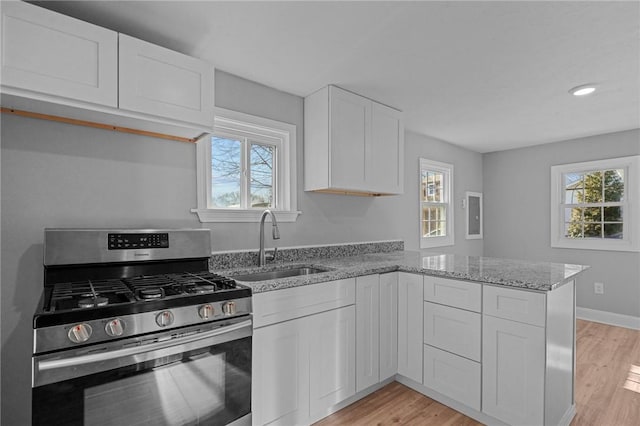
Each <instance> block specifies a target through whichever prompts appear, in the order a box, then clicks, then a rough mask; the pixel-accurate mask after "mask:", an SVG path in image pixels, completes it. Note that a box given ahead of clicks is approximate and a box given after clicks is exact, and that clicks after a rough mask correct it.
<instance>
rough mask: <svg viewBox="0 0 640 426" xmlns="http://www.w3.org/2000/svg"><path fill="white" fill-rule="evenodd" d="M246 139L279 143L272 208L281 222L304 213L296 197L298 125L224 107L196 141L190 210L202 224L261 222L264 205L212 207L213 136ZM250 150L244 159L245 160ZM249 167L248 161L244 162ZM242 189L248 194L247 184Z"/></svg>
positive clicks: (293, 218)
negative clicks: (193, 195) (193, 204)
mask: <svg viewBox="0 0 640 426" xmlns="http://www.w3.org/2000/svg"><path fill="white" fill-rule="evenodd" d="M216 135H219V136H222V137H229V138H238V137H240V138H247V139H248V140H249V141H250V142H255V143H263V144H269V145H274V146H276V157H275V158H274V168H275V170H274V194H273V197H274V200H275V202H276V205H275V207H274V208H270V210H271V211H273V212H274V213H275V214H276V217H277V218H278V221H279V222H295V221H296V220H297V217H298V215H299V214H300V213H301V212H300V211H298V210H297V196H296V189H297V185H296V176H297V174H296V126H295V125H293V124H288V123H283V122H279V121H275V120H270V119H267V118H263V117H257V116H254V115H250V114H245V113H241V112H238V111H232V110H228V109H224V108H216V109H215V118H214V130H213V132H212V133H211V134H209V135H207V136H206V137H203V138H202V139H200V140H199V141H198V142H197V143H196V189H197V208H195V209H191V212H192V213H196V214H197V215H198V219H199V220H200V222H202V223H207V222H259V221H260V216H261V215H262V212H263V211H264V208H251V207H246V208H239V209H229V208H214V207H211V138H212V137H213V136H216ZM247 156H248V153H246V152H245V153H244V155H243V156H242V157H243V158H242V159H241V161H243V162H246V161H247V160H248V159H247V158H246V157H247ZM245 166H246V164H245ZM241 191H242V192H243V193H245V195H246V194H248V191H249V190H248V188H246V185H242V188H241Z"/></svg>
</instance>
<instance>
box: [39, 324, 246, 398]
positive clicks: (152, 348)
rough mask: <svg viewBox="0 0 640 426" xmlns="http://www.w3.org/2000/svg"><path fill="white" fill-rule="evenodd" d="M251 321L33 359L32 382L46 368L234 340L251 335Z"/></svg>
mask: <svg viewBox="0 0 640 426" xmlns="http://www.w3.org/2000/svg"><path fill="white" fill-rule="evenodd" d="M252 324H253V322H252V320H250V319H249V320H246V321H242V322H239V323H236V324H232V325H227V326H223V327H220V328H218V329H215V330H211V331H205V332H202V333H197V334H193V335H186V336H182V337H178V338H173V339H170V340H164V341H159V342H155V343H150V344H146V345H141V346H135V347H131V348H125V349H117V350H114V351H110V352H101V353H96V354H88V355H80V356H76V357H71V358H63V359H52V360H34V377H33V379H34V383H33V384H34V386H37V385H39V384H43V383H38V382H40V380H36V377H35V376H36V375H37V374H46V373H48V372H50V373H54V371H52V370H58V369H67V370H68V369H72V370H75V369H77V368H78V367H83V366H87V364H94V363H107V364H108V363H109V362H117V361H118V360H121V359H123V358H127V357H129V359H131V357H135V356H136V355H141V354H142V355H144V354H149V353H151V352H156V351H159V350H162V349H170V348H172V347H180V349H181V350H184V349H187V350H193V349H198V348H199V347H204V346H208V345H212V344H220V343H225V342H228V341H231V340H235V339H237V338H239V337H244V336H250V335H251V334H252V333H251V327H252ZM246 328H249V330H247V331H246V332H245V333H241V335H240V336H239V335H238V333H233V332H239V331H241V330H243V329H246ZM229 333H232V335H230V336H228V337H227V338H226V339H224V338H223V339H216V341H215V342H213V343H212V342H207V343H206V345H200V346H197V345H195V344H194V345H189V344H190V343H194V342H198V341H201V340H206V339H211V338H213V337H217V336H222V335H224V334H229ZM145 358H147V357H145ZM140 360H141V359H139V360H137V361H140ZM132 363H135V362H132ZM87 367H88V366H87ZM100 370H101V369H98V371H100ZM54 374H55V373H54ZM81 375H82V374H81ZM76 377H77V376H76ZM46 381H47V382H49V380H46Z"/></svg>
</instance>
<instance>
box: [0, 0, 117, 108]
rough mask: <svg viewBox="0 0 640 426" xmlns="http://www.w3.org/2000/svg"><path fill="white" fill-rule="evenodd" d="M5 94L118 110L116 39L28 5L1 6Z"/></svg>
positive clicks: (93, 27) (0, 57)
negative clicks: (18, 91) (30, 94)
mask: <svg viewBox="0 0 640 426" xmlns="http://www.w3.org/2000/svg"><path fill="white" fill-rule="evenodd" d="M1 25H2V55H0V61H1V63H2V86H3V92H9V93H11V92H12V91H13V90H12V89H23V90H29V91H33V92H38V93H41V94H48V95H54V96H61V97H64V98H67V99H76V100H80V101H84V102H91V103H95V104H99V105H105V106H109V107H117V106H118V33H116V32H115V31H111V30H108V29H106V28H101V27H98V26H96V25H93V24H89V23H87V22H83V21H80V20H78V19H75V18H71V17H68V16H65V15H61V14H59V13H53V12H50V11H48V10H46V9H43V8H40V7H37V6H33V5H31V4H27V3H24V2H3V3H2V24H1Z"/></svg>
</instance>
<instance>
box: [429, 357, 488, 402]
mask: <svg viewBox="0 0 640 426" xmlns="http://www.w3.org/2000/svg"><path fill="white" fill-rule="evenodd" d="M481 375H482V372H481V368H480V363H478V362H475V361H471V360H469V359H466V358H463V357H461V356H457V355H454V354H452V353H450V352H446V351H442V350H440V349H437V348H434V347H432V346H429V345H424V385H425V386H427V387H429V388H431V389H433V390H435V391H437V392H440V393H441V394H443V395H446V396H448V397H449V398H452V399H455V400H456V401H459V402H461V403H463V404H465V405H468V406H469V407H471V408H473V409H474V410H478V411H480V390H481V386H480V377H481Z"/></svg>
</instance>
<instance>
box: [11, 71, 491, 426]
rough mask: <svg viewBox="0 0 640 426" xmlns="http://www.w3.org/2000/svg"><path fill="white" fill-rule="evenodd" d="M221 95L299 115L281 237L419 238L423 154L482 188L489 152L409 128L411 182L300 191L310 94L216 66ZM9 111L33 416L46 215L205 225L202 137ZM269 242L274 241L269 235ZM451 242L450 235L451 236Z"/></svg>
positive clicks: (14, 342)
mask: <svg viewBox="0 0 640 426" xmlns="http://www.w3.org/2000/svg"><path fill="white" fill-rule="evenodd" d="M216 104H217V105H218V106H220V107H224V108H228V109H233V110H237V111H241V112H245V113H249V114H254V115H258V116H263V117H267V118H271V119H275V120H280V121H284V122H287V123H292V124H295V125H296V126H297V127H298V135H297V139H298V153H297V154H298V173H297V174H298V187H299V188H298V209H299V210H302V212H303V214H302V215H301V216H300V217H299V219H298V221H297V222H296V223H284V224H282V225H281V229H280V230H281V236H282V239H281V240H280V241H279V243H278V245H279V246H281V247H284V246H293V245H310V244H323V243H327V244H330V243H342V242H350V241H374V240H388V239H402V240H404V241H405V242H406V247H407V248H408V249H412V248H417V247H418V229H419V227H418V200H417V194H418V157H419V156H427V157H429V158H432V159H434V160H438V161H446V162H451V163H454V165H455V177H454V178H455V180H456V199H458V200H461V199H462V198H461V197H462V196H463V193H464V191H465V190H475V191H481V190H482V188H481V186H480V185H481V182H482V157H481V156H480V154H477V153H472V152H469V151H466V150H464V149H460V148H458V147H455V146H453V145H450V144H447V143H445V142H441V141H438V140H435V139H431V138H428V137H424V136H419V135H416V134H412V133H407V135H406V180H405V188H406V193H405V195H403V196H398V197H383V198H369V197H362V198H361V197H345V196H338V195H327V194H308V193H305V192H304V191H302V187H303V186H302V175H303V173H302V170H303V169H302V156H303V151H302V135H303V101H302V98H300V97H297V96H293V95H290V94H287V93H283V92H279V91H276V90H274V89H271V88H268V87H265V86H262V85H259V84H256V83H253V82H250V81H247V80H243V79H240V78H238V77H235V76H232V75H229V74H225V73H222V72H216ZM0 120H1V127H2V129H1V131H2V133H1V143H2V154H1V173H2V175H1V178H2V187H1V191H2V192H1V195H2V209H1V225H2V235H1V253H2V273H1V279H2V287H1V290H2V293H1V295H2V300H1V315H2V317H1V333H2V336H1V337H2V349H1V350H2V410H1V412H2V419H1V420H2V424H6V425H26V424H30V421H31V420H30V417H31V414H30V411H31V409H30V408H31V388H30V377H31V370H30V357H31V351H32V326H31V321H32V316H33V312H34V310H35V308H36V305H37V302H38V300H39V298H40V295H41V292H42V275H43V271H42V238H43V232H42V231H43V228H45V227H182V226H185V227H200V226H202V225H201V224H200V223H199V222H198V220H197V218H196V216H195V215H194V214H191V213H190V212H189V209H190V208H193V207H195V206H196V188H195V181H196V175H195V146H194V145H191V144H186V143H179V142H171V141H164V140H158V139H152V138H146V137H140V136H132V135H125V134H121V133H115V132H109V131H102V130H96V129H90V128H84V127H76V126H71V125H67V124H60V123H54V122H47V121H41V120H34V119H27V118H21V117H16V116H10V115H6V114H2V115H0ZM463 214H464V211H463V210H462V209H460V208H459V207H457V209H456V222H457V223H458V224H459V229H462V231H459V232H457V237H456V247H455V249H456V251H459V252H462V253H470V254H476V255H478V254H481V252H482V242H481V241H466V240H464V228H463V227H462V226H463V224H464V218H463ZM210 228H211V229H212V232H213V241H214V250H230V249H249V248H251V249H255V248H257V245H258V225H257V224H247V223H245V224H212V225H211V226H210ZM268 244H270V241H268ZM447 251H453V247H450V248H447Z"/></svg>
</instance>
